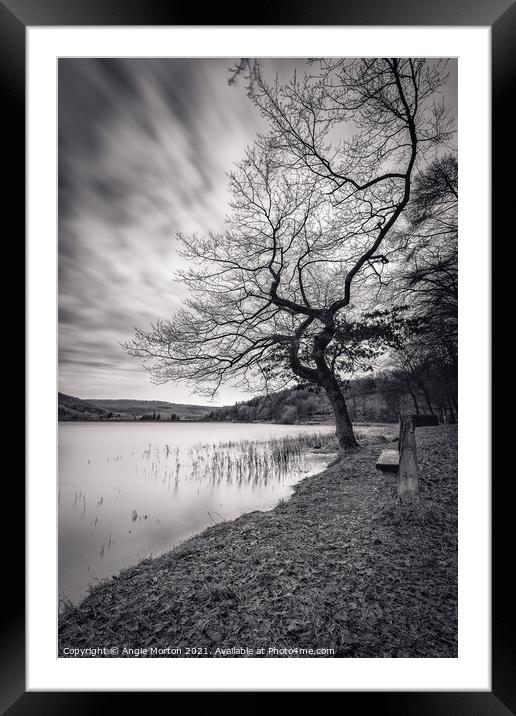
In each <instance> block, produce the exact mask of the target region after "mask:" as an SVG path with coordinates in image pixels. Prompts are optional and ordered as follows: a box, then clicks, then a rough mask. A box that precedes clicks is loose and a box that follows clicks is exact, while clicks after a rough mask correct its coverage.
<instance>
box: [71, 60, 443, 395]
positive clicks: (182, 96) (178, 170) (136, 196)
mask: <svg viewBox="0 0 516 716" xmlns="http://www.w3.org/2000/svg"><path fill="white" fill-rule="evenodd" d="M232 64H233V61H232V60H229V59H222V60H213V59H210V60H198V59H195V60H188V59H185V60H183V59H120V60H119V59H65V60H60V61H59V389H60V390H61V391H63V392H65V393H69V394H71V395H76V396H79V397H81V398H140V399H149V400H170V401H173V402H191V403H193V402H195V403H206V399H202V398H199V397H198V396H193V395H192V394H191V392H190V390H189V389H188V388H187V387H186V386H183V385H178V384H174V385H172V384H171V385H161V386H155V385H153V384H152V383H151V380H150V377H149V375H148V373H146V371H145V370H144V369H143V368H142V367H141V366H140V365H139V363H138V361H137V360H136V359H134V358H130V357H129V356H128V355H127V354H126V353H125V352H124V350H123V349H122V348H121V347H120V345H119V344H120V342H121V341H125V340H127V339H129V338H131V336H132V334H133V327H134V326H138V327H140V328H145V327H147V326H148V325H149V324H150V323H151V322H153V321H155V320H156V319H157V318H166V317H167V316H169V315H170V314H171V313H172V312H173V311H174V310H175V309H176V308H177V307H178V306H179V304H180V302H181V299H182V297H183V295H184V291H183V289H182V287H181V285H179V284H178V283H176V282H174V280H173V274H174V270H175V269H176V268H177V265H178V263H177V262H178V259H177V257H176V255H175V234H176V232H178V231H181V232H184V233H190V232H192V231H198V232H200V233H203V232H206V231H208V230H217V229H219V228H221V227H222V224H223V221H224V216H225V213H226V208H227V199H228V196H227V193H226V185H225V172H226V171H228V169H229V168H230V167H231V164H232V163H233V162H234V161H237V160H238V159H239V158H240V157H241V155H242V152H243V150H244V148H245V146H246V145H247V144H249V143H250V142H252V141H253V138H254V136H255V135H256V132H258V131H260V130H261V129H263V125H262V123H261V120H260V117H259V116H258V114H257V112H256V110H255V109H254V107H253V106H252V104H251V103H250V101H249V99H248V98H247V97H246V94H245V88H244V84H243V82H239V83H237V84H236V85H232V86H229V85H228V83H227V80H228V77H229V72H228V67H229V66H230V65H232ZM294 64H295V63H294V62H293V61H292V60H274V61H272V60H271V61H269V65H270V69H271V70H274V71H278V72H280V74H281V75H287V74H290V72H291V70H292V68H293V65H294ZM297 64H299V62H298V63H297ZM453 74H454V75H455V73H453ZM455 80H456V77H455V76H452V77H451V85H450V88H449V93H450V96H451V97H453V96H454V94H455V92H454V89H455ZM447 94H448V93H447ZM246 397H249V396H246V395H244V394H242V393H240V392H239V391H237V390H235V389H233V388H231V387H226V388H224V389H223V390H222V391H221V393H220V395H219V397H218V399H217V400H216V401H215V402H216V403H218V404H227V403H232V402H234V401H235V400H237V399H245V398H246Z"/></svg>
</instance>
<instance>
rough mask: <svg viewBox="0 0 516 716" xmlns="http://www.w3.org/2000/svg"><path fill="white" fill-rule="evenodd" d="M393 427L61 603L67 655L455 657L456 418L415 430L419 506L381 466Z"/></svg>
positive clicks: (62, 644)
mask: <svg viewBox="0 0 516 716" xmlns="http://www.w3.org/2000/svg"><path fill="white" fill-rule="evenodd" d="M391 437H392V435H387V437H382V435H381V434H379V435H377V436H373V437H371V436H370V437H369V438H368V440H367V442H365V444H362V446H361V449H360V450H358V451H356V452H354V453H352V454H350V455H349V456H348V457H347V458H346V460H345V462H343V463H340V464H338V465H336V466H334V467H332V468H329V469H328V470H326V471H325V472H323V473H321V474H319V475H315V476H313V477H309V478H307V479H305V480H304V481H302V482H301V483H299V484H298V485H297V486H296V487H295V492H294V495H293V496H292V497H291V499H290V500H287V501H283V502H282V503H280V504H279V505H278V506H277V507H276V508H275V509H274V510H272V511H270V512H254V513H251V514H247V515H243V516H242V517H239V518H238V519H236V520H233V521H231V522H225V523H221V524H218V525H214V526H213V527H210V528H208V529H207V530H205V531H204V532H202V533H201V534H199V535H198V536H196V537H193V538H192V539H189V540H188V541H187V542H185V543H183V544H182V545H180V546H179V547H177V548H176V549H174V550H172V551H171V552H169V553H167V554H165V555H163V556H161V557H159V558H156V559H153V560H145V561H143V562H141V563H140V564H138V565H136V566H135V567H132V568H130V569H127V570H125V571H123V572H121V574H120V575H119V576H118V578H113V579H110V580H108V581H106V582H104V583H101V584H99V585H98V586H96V587H94V588H93V589H92V590H91V591H90V593H89V594H88V595H87V596H86V598H85V599H84V600H83V601H82V602H81V604H80V605H78V606H74V605H72V604H67V605H64V606H63V610H62V613H61V616H60V623H59V651H60V654H62V649H63V648H64V647H70V646H73V647H75V648H81V647H92V646H99V645H103V646H106V647H110V646H113V645H116V646H118V647H119V648H120V649H121V648H122V646H127V647H132V648H142V647H166V646H169V647H183V648H186V647H192V646H201V647H205V648H206V649H207V650H208V651H209V652H210V651H211V652H213V650H215V649H216V648H217V647H226V648H230V647H233V646H240V647H245V646H248V647H252V648H254V649H256V648H258V647H265V648H268V647H270V646H275V647H277V648H292V647H301V648H320V647H326V648H333V649H335V655H336V656H339V657H454V656H456V655H457V480H456V478H457V449H456V443H457V435H456V428H455V427H454V426H440V427H436V428H418V430H417V433H416V438H417V444H418V452H419V460H420V467H421V493H422V504H421V506H420V507H419V508H412V509H402V508H400V507H399V506H397V505H396V502H395V500H396V489H395V482H396V478H395V477H393V476H389V475H386V476H382V474H381V473H379V472H377V471H376V470H375V468H374V465H375V461H376V458H377V456H378V454H379V452H380V450H381V449H382V446H383V443H384V442H385V441H386V440H389V439H391ZM183 656H184V653H183Z"/></svg>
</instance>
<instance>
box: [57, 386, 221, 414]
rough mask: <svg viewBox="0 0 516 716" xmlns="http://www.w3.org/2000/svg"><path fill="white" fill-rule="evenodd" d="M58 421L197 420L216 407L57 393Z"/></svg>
mask: <svg viewBox="0 0 516 716" xmlns="http://www.w3.org/2000/svg"><path fill="white" fill-rule="evenodd" d="M57 395H58V416H59V420H63V421H66V420H102V421H105V420H115V421H116V420H142V419H143V420H199V419H202V418H204V417H205V416H206V415H207V414H208V413H209V412H213V411H214V410H216V408H213V407H211V406H204V405H183V404H181V403H168V402H166V401H161V400H127V399H123V400H99V399H87V400H84V399H82V398H76V397H73V396H71V395H66V394H65V393H58V394H57Z"/></svg>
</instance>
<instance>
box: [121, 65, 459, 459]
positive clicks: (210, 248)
mask: <svg viewBox="0 0 516 716" xmlns="http://www.w3.org/2000/svg"><path fill="white" fill-rule="evenodd" d="M314 66H315V65H310V67H311V68H313V67H314ZM317 67H318V73H317V74H314V72H313V71H311V72H310V73H307V74H306V75H305V76H304V78H303V79H302V80H301V81H299V80H298V79H297V77H294V78H293V79H292V81H291V82H290V83H288V84H287V85H283V86H282V85H280V84H279V83H278V82H275V83H274V84H273V85H271V86H269V85H268V84H267V83H266V82H265V80H264V78H263V77H262V74H261V70H260V67H259V66H258V65H257V64H254V65H249V68H250V69H249V72H250V74H251V77H250V84H249V91H250V95H251V98H252V99H253V101H254V102H255V103H256V104H257V106H258V107H259V108H260V110H261V111H262V113H263V114H264V116H265V117H266V119H267V120H268V123H269V127H270V134H269V135H267V136H266V137H261V138H259V139H258V141H257V142H256V144H255V145H254V146H253V147H251V148H250V149H249V150H248V151H247V153H246V156H245V158H244V159H243V160H242V161H241V162H240V163H239V164H238V165H237V167H236V168H235V170H234V171H233V172H232V173H231V174H230V176H229V186H230V192H231V197H232V199H231V205H230V206H231V214H230V216H229V218H228V220H227V225H226V229H225V231H224V232H223V233H221V234H208V235H207V236H204V237H199V236H197V235H194V236H189V237H186V236H180V239H181V241H182V245H183V255H184V256H185V257H186V258H187V259H188V261H189V268H188V269H187V270H186V271H184V272H183V273H182V275H181V278H182V280H183V281H184V282H185V284H186V285H187V286H188V288H189V290H190V297H189V298H188V299H187V301H186V302H185V307H184V308H183V309H181V310H180V311H179V312H178V313H177V314H176V315H175V316H173V317H172V319H171V320H167V321H158V322H157V323H156V324H155V325H154V326H153V327H152V328H151V330H149V331H142V330H137V331H136V335H135V338H134V339H133V340H132V341H131V342H129V343H128V344H127V345H126V348H127V350H128V351H129V352H130V353H131V354H132V355H135V356H137V357H139V358H141V359H142V360H143V362H144V364H145V365H146V367H147V368H148V369H149V370H150V371H151V373H152V374H153V376H154V378H155V380H156V381H159V382H164V381H170V380H183V381H187V382H189V383H190V384H192V385H193V386H194V389H196V390H197V391H198V392H202V393H209V394H211V395H213V394H215V393H216V391H217V390H218V388H219V387H220V386H221V385H222V384H223V383H225V382H227V381H232V382H233V383H235V384H237V385H240V386H243V387H245V388H247V389H249V390H253V389H254V390H258V389H260V390H268V389H269V387H275V388H277V387H278V386H279V385H285V384H286V383H288V382H289V381H290V380H292V378H293V377H294V378H298V379H300V380H302V381H307V382H310V383H315V384H317V385H319V386H321V387H322V388H324V390H325V391H326V394H327V396H328V399H329V401H330V403H331V405H332V408H333V411H334V413H335V421H336V433H337V437H338V440H339V444H340V446H341V448H343V449H345V448H350V447H353V446H355V445H356V440H355V437H354V434H353V428H352V425H351V421H350V418H349V414H348V410H347V406H346V402H345V399H344V395H343V392H342V389H341V385H340V382H339V375H338V372H339V359H340V358H342V353H343V346H346V331H345V328H346V325H349V321H350V320H351V319H352V318H356V317H357V316H360V315H362V314H363V313H364V312H365V311H367V310H369V309H371V307H372V306H374V297H375V292H376V290H377V287H378V281H379V280H380V281H381V278H382V275H383V270H384V267H385V265H386V264H387V263H388V262H389V259H388V256H387V252H388V251H389V250H390V248H389V246H388V237H389V232H390V231H391V229H392V228H393V227H394V225H395V223H396V222H397V221H398V219H399V218H400V217H401V215H402V213H403V211H404V209H405V207H406V206H407V204H408V202H409V199H410V192H411V182H412V177H413V174H414V171H415V167H416V159H417V157H418V156H419V155H421V156H422V157H423V158H424V154H425V152H424V149H423V148H424V147H425V146H430V145H431V144H433V143H435V142H437V141H441V140H442V139H443V137H444V136H446V132H445V130H444V129H443V120H444V118H445V113H444V110H442V108H440V106H439V105H437V104H435V103H434V101H433V100H434V98H435V92H436V91H437V89H438V87H439V85H440V83H442V81H443V79H444V73H443V68H442V67H441V66H440V65H439V64H434V65H432V66H430V67H428V66H427V65H426V64H425V62H424V61H423V60H397V59H382V60H360V61H343V60H338V61H335V62H331V61H321V62H320V63H319V64H318V65H317ZM446 131H447V130H446ZM384 246H385V250H384ZM286 368H288V370H286Z"/></svg>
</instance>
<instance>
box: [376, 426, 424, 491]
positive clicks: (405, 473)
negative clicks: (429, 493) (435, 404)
mask: <svg viewBox="0 0 516 716" xmlns="http://www.w3.org/2000/svg"><path fill="white" fill-rule="evenodd" d="M426 425H438V420H437V417H436V416H435V415H406V416H405V417H403V418H402V419H401V420H400V432H399V440H398V450H393V449H390V450H382V452H381V453H380V456H379V458H378V460H377V461H376V469H377V470H381V471H382V472H395V473H397V475H398V500H399V501H400V502H404V503H411V504H414V503H418V502H419V468H418V464H417V451H416V437H415V434H414V432H415V429H416V428H417V427H423V426H426Z"/></svg>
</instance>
